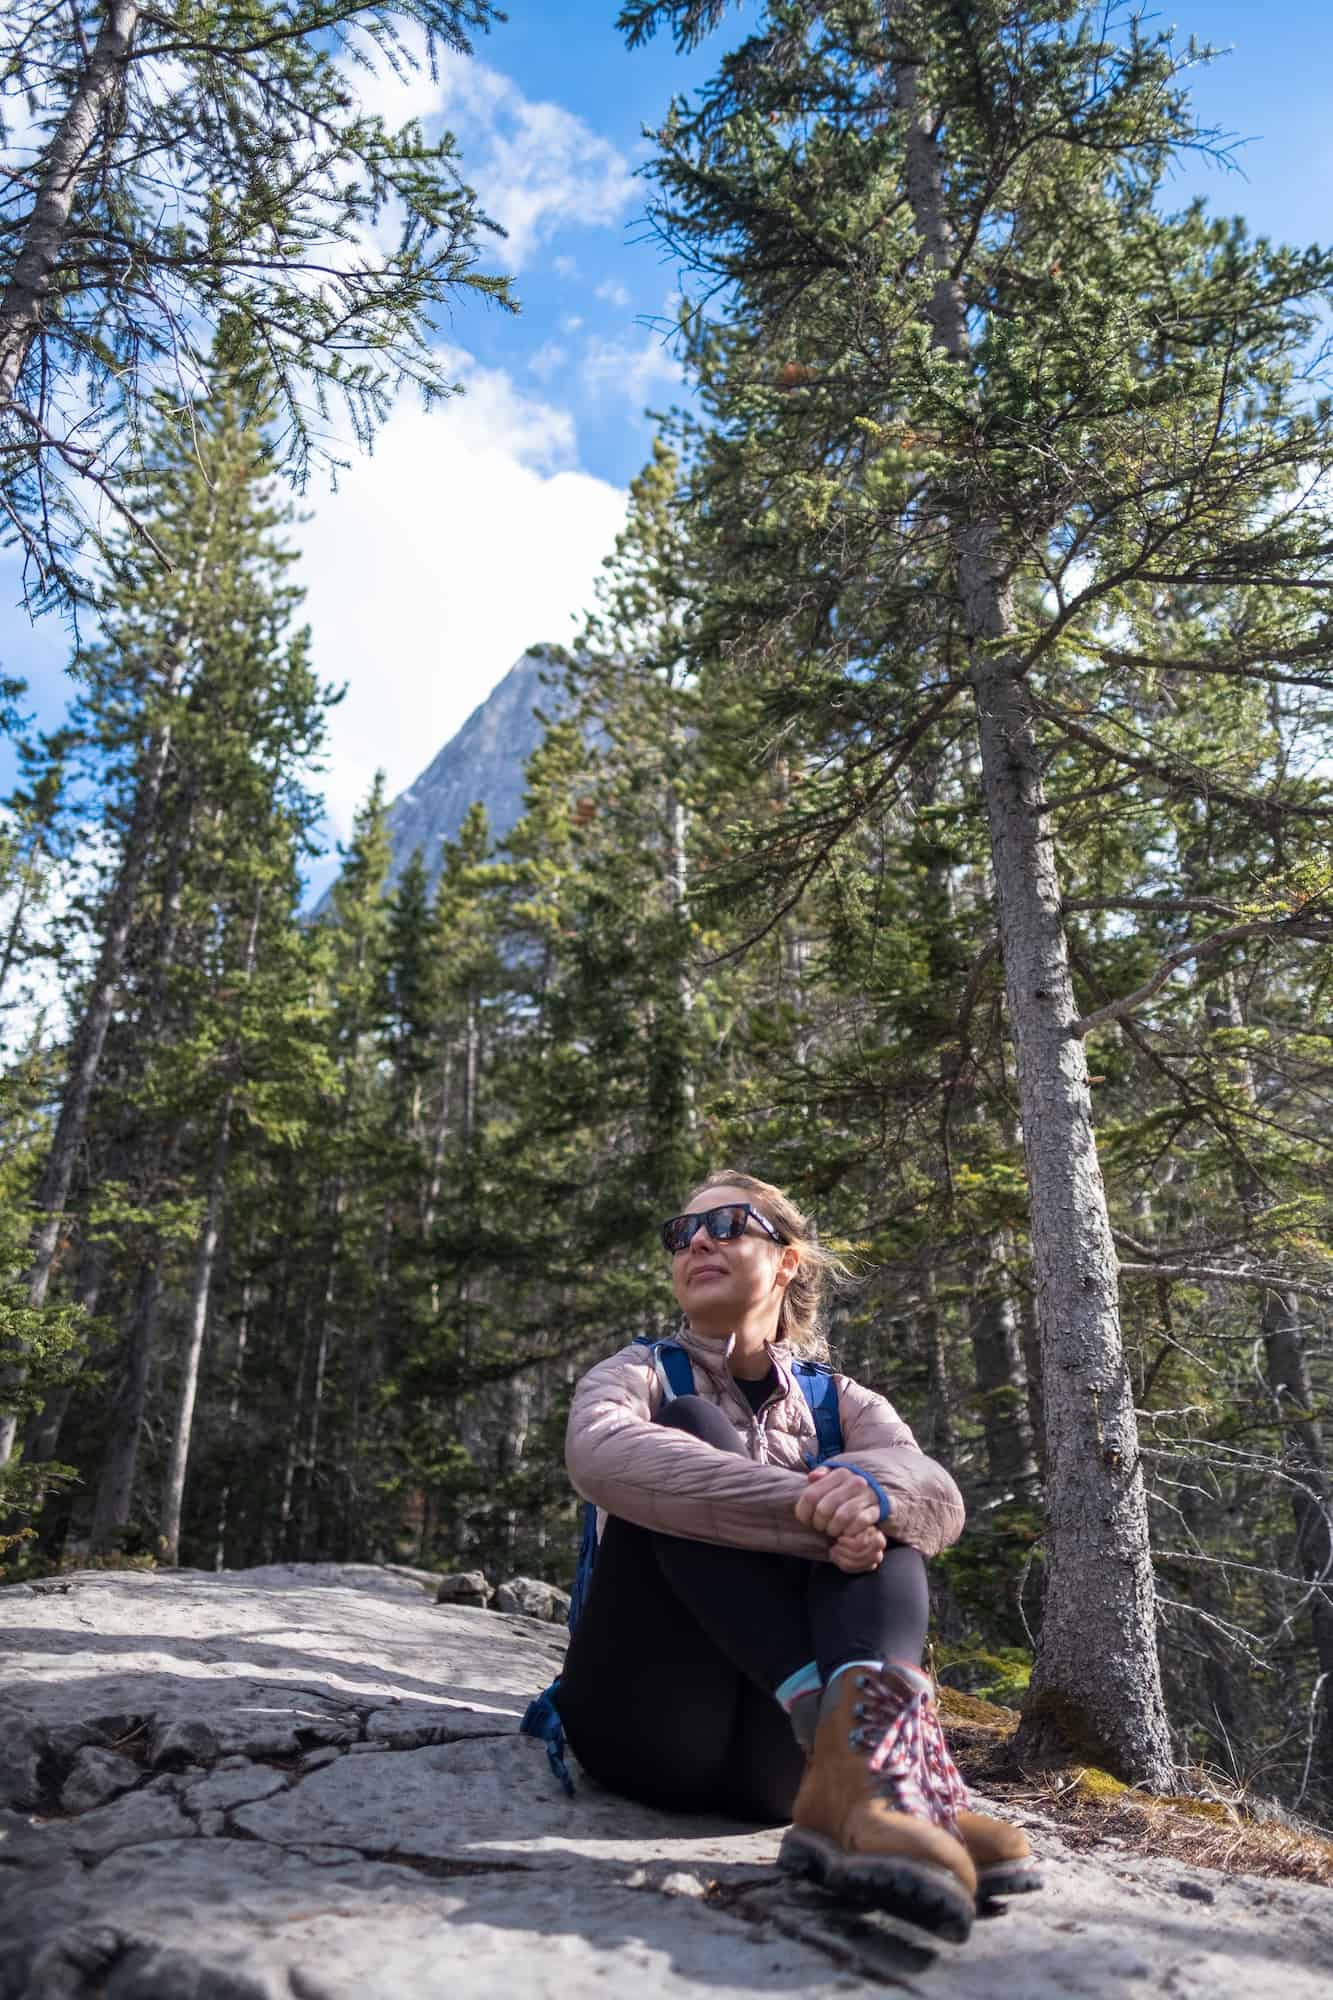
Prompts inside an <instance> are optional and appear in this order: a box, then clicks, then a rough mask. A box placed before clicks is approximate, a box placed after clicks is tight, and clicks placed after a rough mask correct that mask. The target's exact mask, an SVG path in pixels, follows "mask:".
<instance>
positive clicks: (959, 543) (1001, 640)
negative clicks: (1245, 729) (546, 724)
mask: <svg viewBox="0 0 1333 2000" xmlns="http://www.w3.org/2000/svg"><path fill="white" fill-rule="evenodd" d="M896 11H897V9H896V8H891V9H890V12H891V13H896ZM919 73H920V64H919V63H915V62H911V61H900V62H898V63H897V64H896V65H895V83H896V89H897V98H898V104H899V108H900V109H901V110H902V111H903V112H905V113H906V116H907V119H908V129H907V134H906V165H905V179H906V190H907V197H908V202H909V205H910V207H911V210H912V214H913V219H914V222H915V225H916V229H917V233H918V235H919V236H920V238H921V239H922V242H923V244H924V247H925V251H926V256H927V260H928V263H929V265H930V266H931V268H932V269H933V270H934V271H935V273H936V280H935V284H934V287H933V290H932V293H931V296H930V298H929V300H928V301H927V303H926V305H925V307H924V316H925V319H926V323H927V325H928V327H929V330H930V335H931V339H932V342H933V343H934V344H935V345H936V346H938V347H940V348H942V349H943V351H944V352H945V353H946V354H948V355H949V356H950V357H951V358H952V359H954V360H955V361H957V362H959V363H960V364H963V363H965V362H966V359H967V354H968V335H967V319H966V309H965V301H964V297H963V291H962V287H961V285H960V283H959V282H958V279H957V276H956V274H955V273H954V272H953V270H952V244H951V241H950V236H949V229H948V222H947V215H946V208H945V197H944V176H943V167H942V162H941V158H940V150H939V142H938V139H937V136H936V133H935V129H934V120H933V118H932V116H931V114H930V113H929V112H928V111H927V110H926V109H925V107H923V106H921V105H920V104H919V102H918V90H917V86H918V79H919ZM941 497H942V499H943V501H944V504H945V506H946V510H947V511H948V512H949V514H950V518H951V520H952V524H953V525H952V531H951V545H952V552H953V562H954V568H955V580H956V585H957V590H958V595H959V598H960V600H961V604H962V611H963V623H964V630H965V633H966V638H967V644H968V651H969V655H970V658H971V661H972V666H971V674H970V678H971V683H972V688H973V692H974V694H975V698H976V708H977V721H978V729H979V735H980V746H981V767H982V791H983V796H984V799H985V806H986V818H987V824H988V829H989V833H990V843H991V857H992V862H993V865H994V870H995V888H996V897H997V901H998V905H999V924H998V928H999V936H1000V949H1001V953H1002V956H1003V960H1004V975H1005V991H1006V997H1007V1001H1008V1009H1009V1024H1010V1030H1011V1033H1012V1035H1013V1040H1014V1051H1015V1057H1016V1061H1017V1069H1018V1087H1019V1108H1020V1115H1021V1118H1022V1124H1023V1147H1024V1154H1025V1157H1026V1162H1027V1171H1028V1182H1029V1190H1030V1213H1031V1226H1032V1250H1033V1263H1034V1267H1035V1272H1036V1286H1037V1323H1038V1327H1039V1331H1040V1338H1041V1347H1042V1360H1043V1370H1042V1373H1043V1391H1044V1406H1045V1418H1046V1448H1047V1499H1048V1513H1049V1533H1048V1540H1047V1551H1048V1560H1047V1577H1046V1594H1045V1611H1044V1616H1043V1618H1042V1624H1041V1630H1040V1634H1039V1637H1038V1644H1037V1657H1036V1663H1035V1665H1034V1667H1033V1673H1032V1685H1031V1689H1030V1691H1029V1694H1028V1697H1027V1700H1026V1702H1025V1704H1024V1711H1023V1722H1022V1725H1021V1727H1020V1730H1019V1736H1018V1740H1017V1743H1016V1749H1017V1752H1018V1755H1019V1757H1020V1758H1025V1759H1028V1760H1030V1761H1033V1762H1042V1763H1048V1762H1052V1761H1065V1760H1067V1759H1068V1757H1069V1755H1070V1754H1071V1753H1072V1754H1074V1755H1076V1756H1079V1757H1081V1758H1083V1759H1084V1760H1085V1761H1092V1762H1094V1763H1097V1764H1101V1765H1105V1766H1106V1767H1107V1768H1108V1769H1110V1770H1111V1771H1112V1772H1113V1773H1114V1774H1115V1775H1116V1776H1118V1777H1121V1778H1125V1779H1128V1780H1131V1781H1134V1782H1145V1783H1147V1784H1149V1785H1151V1786H1152V1787H1153V1788H1154V1789H1156V1790H1158V1791H1163V1790H1166V1789H1167V1788H1168V1787H1169V1784H1170V1779H1171V1744H1170V1737H1169V1734H1168V1731H1167V1722H1166V1707H1165V1703H1164V1700H1163V1696H1162V1684H1161V1671H1160V1666H1159V1663H1158V1658H1157V1644H1156V1613H1155V1597H1154V1586H1153V1573H1152V1563H1151V1559H1150V1555H1149V1547H1148V1509H1147V1500H1146V1496H1145V1493H1144V1486H1143V1478H1142V1474H1141V1471H1140V1467H1139V1456H1138V1428H1137V1424H1136V1421H1135V1416H1134V1401H1133V1395H1132V1391H1131V1385H1130V1381H1129V1373H1128V1370H1127V1368H1126V1366H1125V1355H1124V1346H1123V1342H1122V1340H1121V1335H1120V1310H1119V1290H1118V1272H1117V1263H1116V1255H1115V1248H1114V1245H1113V1243H1112V1240H1111V1225H1110V1218H1109V1216H1108V1214H1107V1207H1106V1191H1105V1188H1104V1186H1103V1184H1102V1176H1101V1168H1100V1165H1099V1163H1098V1159H1097V1148H1096V1142H1095V1140H1094V1138H1093V1131H1092V1106H1091V1098H1090V1094H1089V1090H1088V1070H1087V1062H1086V1059H1085V1054H1084V1048H1083V1044H1082V1042H1081V1041H1080V1040H1079V1038H1078V1037H1077V1036H1076V1035H1075V1034H1073V1033H1072V1027H1073V1023H1074V1022H1075V1021H1076V1020H1077V1019H1078V1009H1077V1007H1076V1006H1075V1004H1074V988H1073V979H1072V976H1071V973H1070V969H1069V958H1068V950H1067V946H1066V940H1065V934H1064V927H1063V920H1062V916H1061V910H1060V888H1059V882H1058V879H1057V875H1056V868H1055V856H1054V852H1053V849H1052V844H1051V837H1050V831H1049V826H1048V823H1047V818H1046V800H1045V792H1044V787H1043V782H1042V773H1041V762H1040V757H1039V753H1038V749H1037V742H1036V736H1035V731H1034V728H1033V721H1032V716H1031V713H1030V710H1029V708H1028V706H1027V702H1026V699H1025V689H1024V686H1023V683H1022V680H1021V678H1020V670H1019V662H1018V660H1017V658H1016V657H1015V655H1014V653H1013V651H1012V650H1011V648H1010V646H1009V643H1008V642H1009V641H1010V639H1011V636H1012V633H1013V630H1014V622H1013V610H1012V605H1011V603H1010V599H1009V594H1008V589H1007V586H1006V583H1005V580H1004V575H1003V568H1002V560H1001V554H1000V550H999V548H998V544H997V533H996V527H995V524H994V523H993V522H991V521H988V520H986V519H984V518H980V519H978V518H972V517H971V516H970V515H968V514H967V512H966V511H965V509H964V508H960V506H959V503H958V502H956V501H951V500H950V498H949V496H948V495H943V496H941Z"/></svg>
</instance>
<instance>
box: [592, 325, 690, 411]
mask: <svg viewBox="0 0 1333 2000" xmlns="http://www.w3.org/2000/svg"><path fill="white" fill-rule="evenodd" d="M582 373H583V380H584V383H585V385H586V387H587V388H588V389H589V390H590V391H591V392H592V393H593V394H594V395H598V396H600V395H604V394H605V393H606V392H607V391H608V390H610V391H613V392H614V393H616V394H617V395H621V396H624V397H625V398H626V399H627V401H629V402H630V403H632V404H633V406H634V408H635V409H636V410H637V409H641V408H642V406H643V404H644V403H645V402H646V401H647V400H648V399H649V398H650V397H651V396H652V395H653V394H654V391H655V390H657V389H660V388H664V387H669V388H671V389H673V390H679V389H680V388H681V386H682V381H683V378H682V375H681V370H680V364H679V362H678V361H677V360H676V358H675V356H674V355H673V354H672V352H671V349H670V347H668V346H666V345H664V344H663V342H662V340H661V337H660V336H659V335H657V334H652V335H650V336H649V338H648V339H647V340H645V341H642V342H637V343H636V342H633V341H627V340H602V339H593V340H590V341H589V342H588V344H587V347H586V349H585V351H584V356H583V367H582Z"/></svg>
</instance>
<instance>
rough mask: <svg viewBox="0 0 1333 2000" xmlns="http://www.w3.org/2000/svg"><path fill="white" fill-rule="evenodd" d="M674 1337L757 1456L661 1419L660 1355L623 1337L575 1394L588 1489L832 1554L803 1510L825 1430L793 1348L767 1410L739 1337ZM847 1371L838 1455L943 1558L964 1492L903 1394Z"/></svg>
mask: <svg viewBox="0 0 1333 2000" xmlns="http://www.w3.org/2000/svg"><path fill="white" fill-rule="evenodd" d="M675 1338H676V1339H677V1340H678V1343H679V1345H680V1346H682V1347H683V1348H685V1350H686V1352H687V1353H688V1354H689V1357H690V1360H691V1362H692V1364H693V1367H694V1387H695V1392H696V1394H698V1395H700V1396H702V1397H703V1398H704V1399H705V1401H707V1402H710V1403H715V1404H716V1405H717V1407H718V1408H719V1409H720V1410H722V1411H723V1412H724V1414H725V1415H726V1416H727V1417H728V1418H730V1420H731V1422H732V1423H733V1424H734V1425H735V1426H736V1429H737V1430H738V1431H739V1432H740V1434H741V1436H742V1437H743V1438H744V1440H745V1444H746V1448H747V1450H748V1452H749V1457H748V1459H744V1458H740V1457H735V1458H733V1457H732V1456H731V1455H730V1454H729V1453H727V1452H719V1451H715V1450H714V1449H713V1447H712V1446H711V1445H707V1444H703V1443H701V1442H700V1441H699V1439H698V1438H693V1437H688V1436H686V1434H685V1433H684V1432H683V1431H677V1430H671V1429H669V1428H667V1427H666V1426H664V1425H661V1424H656V1423H654V1422H653V1418H654V1416H655V1415H656V1413H657V1411H658V1410H659V1409H660V1407H661V1402H662V1397H663V1394H664V1390H663V1386H662V1383H661V1382H660V1380H659V1379H658V1375H657V1371H656V1368H655V1365H654V1361H653V1355H652V1351H651V1349H649V1348H647V1347H635V1346H630V1347H622V1348H621V1349H620V1351H619V1353H617V1354H612V1355H609V1356H608V1357H607V1359H606V1360H605V1361H599V1362H598V1363H597V1365H596V1367H594V1368H590V1369H589V1370H588V1373H587V1374H586V1375H585V1376H584V1377H583V1379H582V1381H581V1382H580V1383H579V1385H578V1387H577V1389H576V1390H575V1391H574V1403H573V1407H572V1408H571V1410H570V1413H569V1429H568V1432H567V1434H566V1439H565V1463H566V1465H567V1466H568V1468H569V1476H570V1479H571V1480H572V1481H573V1484H574V1487H575V1490H576V1491H577V1492H578V1493H581V1494H582V1496H583V1498H584V1499H585V1500H592V1501H594V1502H595V1503H596V1505H597V1506H598V1507H599V1508H601V1509H602V1510H603V1511H604V1512H605V1513H608V1514H615V1515H618V1516H619V1517H620V1518H622V1519H623V1520H626V1521H634V1522H636V1523H637V1524H638V1525H639V1526H640V1527H643V1528H660V1529H662V1530H663V1532H664V1533H666V1534H669V1535H682V1536H684V1537H685V1538H686V1539H687V1540H689V1541H696V1542H722V1543H725V1544H727V1545H729V1546H730V1547H733V1548H741V1549H772V1550H776V1551H777V1552H778V1553H780V1554H782V1555H794V1556H806V1557H810V1558H813V1559H815V1560H818V1559H819V1558H821V1557H822V1558H825V1559H827V1557H828V1551H829V1542H828V1537H827V1536H826V1535H822V1534H820V1533H819V1531H818V1530H817V1529H814V1528H803V1527H802V1526H801V1525H800V1523H799V1522H798V1521H797V1519H796V1516H795V1514H794V1512H793V1509H794V1507H795V1504H796V1501H797V1499H798V1498H799V1497H800V1495H801V1493H802V1492H803V1491H804V1490H805V1484H806V1470H805V1468H806V1461H807V1458H808V1456H809V1455H810V1454H811V1453H813V1452H814V1451H815V1450H816V1440H815V1425H814V1418H813V1417H812V1416H811V1414H810V1406H809V1404H808V1403H807V1402H806V1399H805V1397H804V1395H803V1394H802V1393H801V1389H800V1387H799V1385H798V1384H797V1383H796V1382H794V1381H793V1379H792V1376H791V1374H790V1364H791V1362H792V1360H793V1358H794V1357H793V1354H792V1350H791V1348H790V1347H788V1346H786V1345H785V1343H784V1344H779V1345H776V1346H772V1347H770V1348H769V1350H768V1351H769V1353H770V1354H771V1355H772V1357H773V1360H774V1362H775V1363H776V1365H777V1371H778V1380H779V1383H780V1388H779V1389H778V1390H775V1391H774V1393H773V1395H772V1396H771V1397H770V1398H769V1400H768V1402H767V1403H765V1405H764V1407H763V1409H762V1410H761V1411H760V1412H759V1414H758V1415H757V1416H756V1415H754V1414H753V1413H752V1411H751V1409H750V1406H749V1404H748V1403H747V1402H746V1400H745V1398H744V1396H743V1395H742V1393H741V1391H740V1390H739V1389H738V1388H737V1387H736V1384H735V1381H734V1380H733V1378H732V1376H731V1374H730V1372H729V1370H728V1368H727V1361H726V1357H727V1351H728V1347H729V1343H726V1344H724V1343H723V1342H721V1341H718V1340H706V1339H704V1338H703V1336H702V1335H700V1334H695V1333H688V1332H687V1333H684V1334H681V1335H678V1336H675ZM835 1380H836V1382H837V1387H838V1413H839V1416H840V1419H841V1422H842V1439H843V1450H842V1452H841V1453H840V1454H839V1456H838V1457H837V1458H833V1459H830V1460H829V1461H828V1463H829V1464H830V1465H849V1466H852V1467H854V1468H855V1469H857V1470H860V1471H864V1472H868V1473H869V1474H870V1475H871V1476H872V1478H874V1479H875V1480H877V1481H878V1483H879V1485H880V1486H881V1487H882V1488H883V1490H884V1492H885V1494H887V1496H888V1499H889V1502H890V1513H889V1517H888V1519H887V1520H886V1521H885V1523H884V1529H885V1533H886V1534H888V1535H890V1536H892V1538H893V1539H894V1540H895V1541H900V1542H906V1543H908V1544H909V1545H910V1546H911V1547H912V1548H914V1549H919V1550H920V1551H921V1553H922V1555H924V1556H933V1555H938V1554H939V1552H940V1550H941V1549H943V1548H947V1546H948V1545H949V1543H950V1542H956V1541H957V1539H958V1537H959V1535H960V1534H961V1533H962V1528H963V1501H962V1496H961V1494H960V1493H959V1491H958V1488H957V1487H956V1486H955V1485H954V1482H953V1480H952V1479H951V1478H950V1477H949V1475H948V1473H947V1472H946V1471H945V1470H944V1467H943V1466H942V1465H937V1464H936V1463H935V1460H934V1459H933V1458H927V1457H926V1455H925V1453H924V1452H923V1451H922V1450H921V1447H920V1446H919V1445H918V1444H917V1442H916V1439H915V1438H914V1437H913V1436H912V1433H911V1431H910V1430H909V1429H908V1427H907V1425H906V1424H905V1423H904V1422H903V1421H902V1419H901V1418H900V1417H899V1416H898V1414H897V1412H896V1411H895V1409H894V1407H893V1405H892V1404H891V1403H888V1402H886V1401H885V1399H884V1397H883V1396H877V1395H876V1394H875V1392H874V1390H873V1389H865V1388H863V1387H862V1386H861V1384H860V1383H859V1382H853V1381H852V1380H851V1378H850V1377H849V1376H846V1375H838V1376H836V1377H835Z"/></svg>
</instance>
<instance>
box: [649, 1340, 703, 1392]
mask: <svg viewBox="0 0 1333 2000" xmlns="http://www.w3.org/2000/svg"><path fill="white" fill-rule="evenodd" d="M634 1345H635V1346H636V1347H647V1348H651V1350H652V1356H653V1365H654V1367H655V1368H656V1369H657V1379H658V1381H659V1382H660V1383H661V1384H662V1388H663V1390H664V1391H665V1394H666V1399H667V1401H668V1403H673V1402H674V1401H675V1399H676V1397H677V1396H692V1395H693V1394H694V1364H693V1363H692V1362H691V1360H690V1357H689V1355H688V1354H687V1353H686V1352H685V1349H684V1348H683V1347H682V1346H681V1345H680V1343H679V1341H676V1340H654V1339H653V1337H652V1335H651V1334H647V1333H641V1334H639V1335H638V1336H637V1338H636V1339H635V1342H634Z"/></svg>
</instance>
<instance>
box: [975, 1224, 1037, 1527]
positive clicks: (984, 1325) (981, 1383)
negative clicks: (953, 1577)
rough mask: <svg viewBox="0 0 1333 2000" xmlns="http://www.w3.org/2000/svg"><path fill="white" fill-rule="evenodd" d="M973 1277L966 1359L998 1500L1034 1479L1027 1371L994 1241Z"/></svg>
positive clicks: (1000, 1249)
mask: <svg viewBox="0 0 1333 2000" xmlns="http://www.w3.org/2000/svg"><path fill="white" fill-rule="evenodd" d="M978 1276H979V1282H978V1284H977V1286H976V1292H977V1301H976V1306H975V1309H974V1313H973V1319H972V1326H971V1329H970V1337H971V1342H972V1360H973V1365H974V1367H975V1370H976V1381H977V1397H978V1401H979V1403H980V1406H981V1427H982V1434H983V1436H984V1438H985V1441H986V1470H987V1473H988V1474H989V1477H990V1481H991V1485H992V1486H993V1487H994V1488H995V1490H996V1494H997V1495H998V1494H999V1493H1001V1492H1013V1491H1014V1490H1016V1489H1017V1490H1026V1489H1027V1488H1029V1487H1030V1486H1031V1484H1032V1482H1033V1480H1034V1479H1035V1478H1036V1476H1037V1461H1036V1458H1035V1456H1034V1454H1033V1450H1032V1433H1031V1430H1030V1428H1029V1425H1028V1413H1027V1370H1026V1368H1025V1367H1024V1365H1023V1347H1022V1341H1021V1338H1020V1334H1019V1326H1018V1315H1017V1314H1016V1313H1015V1311H1014V1302H1013V1299H1012V1298H1011V1296H1010V1294H1009V1288H1008V1285H1007V1282H1006V1280H1005V1275H1004V1256H1003V1245H1002V1242H1001V1240H1000V1239H999V1238H992V1239H991V1240H990V1241H989V1242H988V1243H987V1244H986V1245H985V1251H984V1262H983V1264H982V1267H981V1270H980V1272H979V1274H978Z"/></svg>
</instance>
